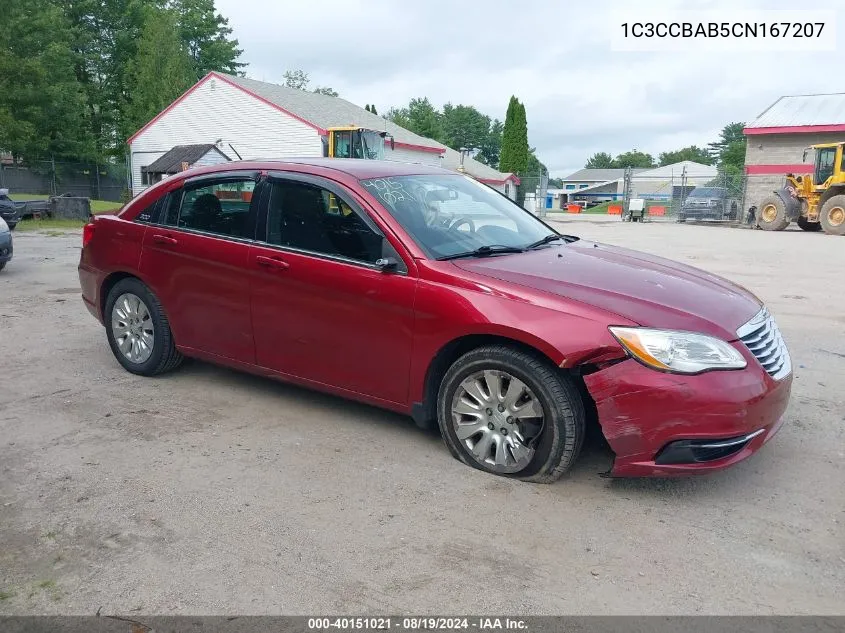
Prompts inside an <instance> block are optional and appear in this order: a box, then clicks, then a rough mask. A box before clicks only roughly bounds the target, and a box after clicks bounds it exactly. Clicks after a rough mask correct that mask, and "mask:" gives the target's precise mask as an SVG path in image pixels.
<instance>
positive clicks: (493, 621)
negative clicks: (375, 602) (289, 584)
mask: <svg viewBox="0 0 845 633" xmlns="http://www.w3.org/2000/svg"><path fill="white" fill-rule="evenodd" d="M389 629H397V630H406V631H435V630H436V631H443V630H467V629H478V630H482V631H496V630H510V631H520V630H527V629H528V625H527V623H526V622H525V620H521V619H519V618H496V617H474V618H466V617H433V616H420V617H403V618H390V617H370V618H367V617H335V618H330V617H325V618H309V619H308V630H309V631H323V630H340V631H344V630H349V631H360V630H374V631H375V630H389Z"/></svg>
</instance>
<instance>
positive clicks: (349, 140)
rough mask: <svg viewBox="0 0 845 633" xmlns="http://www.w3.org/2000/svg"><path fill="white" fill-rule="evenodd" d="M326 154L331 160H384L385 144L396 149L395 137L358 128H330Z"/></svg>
mask: <svg viewBox="0 0 845 633" xmlns="http://www.w3.org/2000/svg"><path fill="white" fill-rule="evenodd" d="M326 131H327V132H328V139H327V140H328V143H327V147H326V148H325V150H324V154H325V155H326V156H328V157H329V158H363V159H367V160H384V143H385V141H388V142H389V143H390V149H393V147H394V141H393V137H392V136H391V135H390V134H388V133H387V132H383V131H379V130H370V129H367V128H363V127H358V126H353V125H349V126H343V127H330V128H328V130H326Z"/></svg>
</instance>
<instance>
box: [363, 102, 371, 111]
mask: <svg viewBox="0 0 845 633" xmlns="http://www.w3.org/2000/svg"><path fill="white" fill-rule="evenodd" d="M364 109H365V110H366V111H367V112H370V104H369V103H368V104H367V105H365V106H364Z"/></svg>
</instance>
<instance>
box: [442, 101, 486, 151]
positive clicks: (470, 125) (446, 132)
mask: <svg viewBox="0 0 845 633" xmlns="http://www.w3.org/2000/svg"><path fill="white" fill-rule="evenodd" d="M441 121H442V122H441V129H442V133H443V142H444V143H445V144H446V145H448V146H449V147H451V148H452V149H457V150H460V149H461V148H466V149H472V150H477V149H480V148H481V146H482V145H483V144H484V142H485V141H486V140H487V137H488V135H489V133H490V117H489V116H486V115H484V114H481V112H479V111H478V110H477V109H475V108H474V107H473V106H466V105H456V106H453V105H452V104H451V103H447V104H446V105H444V106H443V114H442V119H441Z"/></svg>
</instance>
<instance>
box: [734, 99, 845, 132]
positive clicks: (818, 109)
mask: <svg viewBox="0 0 845 633" xmlns="http://www.w3.org/2000/svg"><path fill="white" fill-rule="evenodd" d="M843 124H845V93H843V92H838V93H834V94H816V95H787V96H784V97H781V98H780V99H778V100H777V101H775V102H774V103H773V104H772V105H770V106H769V107H768V108H767V109H766V111H765V112H763V114H761V115H760V116H758V117H757V119H756V120H755V121H754V122H753V123H751V124H749V125H747V126H746V127H748V128H755V127H790V126H802V125H843Z"/></svg>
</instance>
